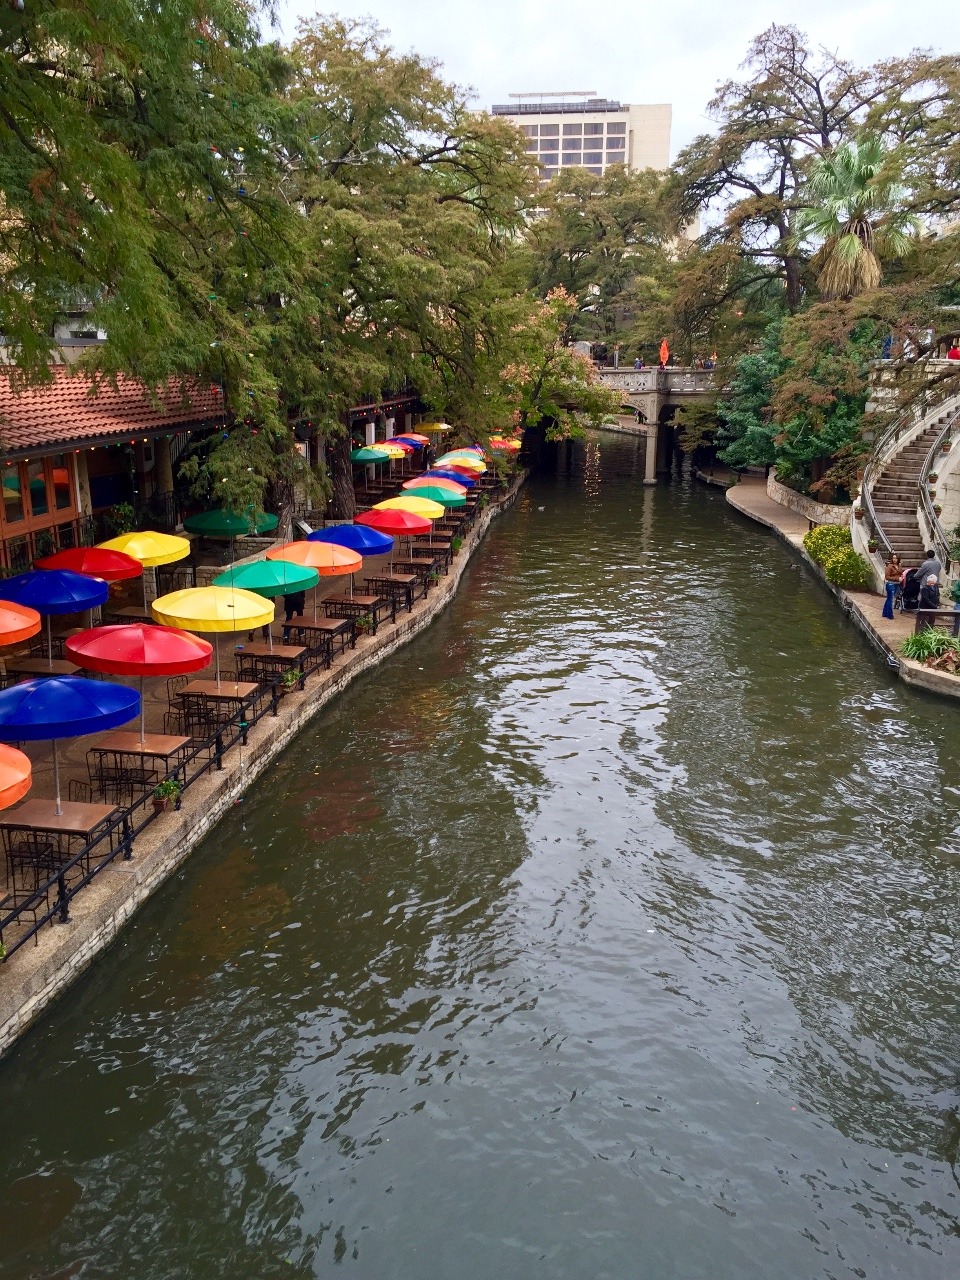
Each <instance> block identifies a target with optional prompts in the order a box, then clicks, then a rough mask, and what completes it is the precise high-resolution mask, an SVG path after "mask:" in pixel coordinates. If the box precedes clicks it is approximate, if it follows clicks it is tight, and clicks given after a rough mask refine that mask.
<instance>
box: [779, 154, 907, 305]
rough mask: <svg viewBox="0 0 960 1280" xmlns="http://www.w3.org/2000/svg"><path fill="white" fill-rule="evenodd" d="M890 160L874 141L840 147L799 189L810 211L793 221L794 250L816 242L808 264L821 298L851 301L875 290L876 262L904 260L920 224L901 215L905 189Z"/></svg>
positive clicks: (879, 269)
mask: <svg viewBox="0 0 960 1280" xmlns="http://www.w3.org/2000/svg"><path fill="white" fill-rule="evenodd" d="M898 170H899V165H898V163H897V158H896V157H895V155H894V154H892V153H888V152H886V151H885V150H884V147H883V144H882V142H881V141H880V139H879V138H877V137H876V136H871V135H869V134H868V135H863V136H862V137H861V138H860V139H859V140H857V139H850V140H848V141H846V142H841V143H840V144H839V145H838V146H837V147H836V148H835V149H834V150H833V151H832V152H831V153H830V154H829V155H825V156H821V157H820V158H819V160H817V162H816V163H815V164H814V165H813V167H812V169H811V173H810V178H809V180H808V182H807V184H806V187H805V188H804V191H805V193H806V196H807V198H808V199H809V200H810V201H811V202H815V203H812V205H811V207H808V208H806V209H803V210H801V212H800V215H799V217H798V218H797V220H796V230H795V233H794V234H795V238H796V241H797V243H798V244H802V243H803V242H804V241H805V240H807V239H813V240H815V241H820V242H821V243H820V247H819V249H818V250H817V253H816V254H815V256H814V258H813V259H812V261H811V264H810V265H811V267H812V268H813V270H814V271H815V272H816V277H817V286H818V288H819V290H820V293H821V295H822V296H823V297H824V298H852V297H853V296H854V295H855V294H860V293H867V292H868V291H870V290H871V289H876V288H877V287H878V286H879V285H880V282H881V280H882V279H883V269H882V267H881V265H880V259H881V258H882V257H889V258H902V257H905V256H906V255H907V254H908V253H909V251H910V247H911V239H912V238H913V237H916V236H917V235H919V232H920V220H919V218H918V217H917V215H916V214H915V213H912V212H910V211H909V210H908V209H907V207H906V206H907V202H908V200H909V198H910V191H909V189H908V188H907V187H906V186H905V185H904V184H903V182H902V181H900V173H899V172H898Z"/></svg>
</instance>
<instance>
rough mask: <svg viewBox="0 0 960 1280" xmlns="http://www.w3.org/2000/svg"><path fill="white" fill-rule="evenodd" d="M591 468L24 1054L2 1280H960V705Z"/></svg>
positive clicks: (622, 460) (813, 599)
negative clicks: (913, 682)
mask: <svg viewBox="0 0 960 1280" xmlns="http://www.w3.org/2000/svg"><path fill="white" fill-rule="evenodd" d="M642 473H643V459H642V453H640V452H638V450H637V447H636V445H635V443H634V442H633V441H631V440H625V439H621V438H616V437H614V438H611V437H605V438H603V439H601V440H599V441H598V440H590V441H588V442H587V443H586V444H585V445H581V446H578V447H577V448H576V450H575V451H574V453H573V455H572V457H570V458H569V459H568V458H567V457H566V455H561V459H560V462H559V464H558V466H557V468H556V471H555V472H551V473H550V474H548V475H543V476H541V477H539V478H538V479H537V480H535V481H534V482H533V483H531V484H530V485H529V486H528V487H527V488H526V489H525V491H524V492H523V494H522V496H521V498H520V500H519V502H518V504H517V505H516V506H515V507H514V508H513V510H512V511H510V512H509V513H508V514H507V515H505V516H504V517H503V518H502V519H501V520H499V521H498V522H496V523H495V525H494V526H493V528H492V530H491V532H490V534H489V536H488V537H487V539H486V542H485V543H484V545H483V547H482V549H481V551H480V552H479V554H478V555H477V556H476V558H475V559H474V561H473V563H472V564H471V566H470V568H469V570H468V572H467V575H466V577H465V580H464V584H463V589H462V590H461V592H460V595H459V596H458V598H457V599H456V601H455V602H454V603H453V605H452V606H451V607H450V608H449V609H448V610H447V612H446V613H445V614H444V616H443V617H442V618H441V619H440V620H439V621H438V622H436V623H435V624H434V625H433V626H432V627H431V629H430V630H429V631H428V632H427V633H425V634H424V635H423V636H421V637H420V638H419V639H418V640H416V641H415V642H414V643H413V644H412V645H411V646H408V647H407V648H406V649H405V650H403V651H401V652H400V653H398V654H396V655H395V656H394V657H393V658H392V659H391V660H390V662H389V663H388V664H387V665H386V666H385V667H383V668H382V669H380V670H378V671H375V672H373V673H370V674H368V675H367V676H365V677H364V678H363V679H362V680H361V681H360V682H358V683H357V684H355V685H354V686H353V687H352V688H351V689H350V690H349V691H348V692H347V693H346V694H345V695H344V696H343V697H342V698H341V699H340V700H339V701H338V702H337V703H336V705H334V706H332V707H331V708H329V709H328V710H327V711H325V712H324V713H323V714H321V715H320V716H319V717H318V718H317V719H316V720H315V721H314V723H313V725H312V726H311V727H310V728H309V729H308V730H307V731H306V732H305V733H304V734H303V735H302V736H301V737H300V738H299V739H298V740H297V742H296V743H295V744H294V745H293V747H292V748H291V749H290V750H289V751H288V752H287V753H286V755H285V756H284V757H283V758H282V759H281V760H280V761H279V762H278V763H277V764H276V765H275V766H274V767H273V768H272V769H271V770H270V772H269V773H268V774H267V775H266V776H265V778H264V779H263V780H261V782H259V783H258V784H257V785H256V786H255V787H254V788H253V790H252V792H251V793H250V794H249V795H248V797H247V799H246V801H245V802H244V803H243V804H242V805H239V806H238V807H237V808H236V809H235V810H234V811H233V813H232V814H231V815H230V817H229V818H228V820H227V821H225V822H224V823H222V824H221V826H220V827H219V828H218V829H217V830H216V831H215V832H214V833H213V835H212V836H211V837H210V838H208V839H207V840H206V841H205V842H204V844H203V845H202V846H201V847H200V849H199V850H198V851H197V852H196V853H195V855H194V856H193V857H192V858H191V860H190V861H189V864H188V865H187V867H186V869H185V870H184V872H183V873H182V874H181V875H180V876H178V877H177V878H176V879H175V880H174V881H172V882H171V883H170V884H169V885H168V886H166V887H165V889H164V890H163V891H162V892H161V893H160V894H159V895H158V896H157V897H156V898H155V899H154V900H153V901H152V902H151V903H150V904H149V905H148V906H147V908H146V909H145V910H144V911H143V912H142V913H141V914H140V916H139V917H138V918H137V920H136V922H135V924H134V925H133V926H132V927H131V928H129V929H127V931H126V933H125V934H124V935H123V937H122V938H121V940H120V942H119V943H118V944H117V945H116V946H115V947H114V948H113V949H112V950H111V951H110V952H109V953H108V954H107V955H106V956H105V957H104V958H103V959H102V960H101V961H100V962H99V963H98V964H97V965H96V966H95V968H94V969H93V970H92V971H90V972H89V973H88V974H87V975H86V976H85V977H84V978H83V979H82V980H81V981H80V982H79V983H78V984H77V985H76V986H75V987H74V988H73V990H72V991H71V992H70V993H69V994H68V995H67V997H66V998H65V999H64V1000H63V1001H62V1002H61V1003H60V1005H59V1006H58V1007H57V1008H56V1009H55V1010H54V1011H53V1012H52V1013H51V1014H50V1015H49V1016H48V1017H46V1018H45V1019H44V1020H43V1022H42V1023H41V1024H40V1025H39V1026H38V1027H36V1028H35V1029H34V1030H33V1031H32V1032H31V1033H30V1034H29V1035H28V1036H27V1038H26V1039H25V1040H24V1041H23V1042H22V1043H21V1044H20V1045H19V1046H18V1047H17V1049H16V1050H15V1051H14V1052H13V1053H12V1054H11V1055H9V1056H8V1058H7V1059H6V1060H5V1061H4V1062H3V1063H2V1064H0V1125H2V1127H0V1133H2V1156H0V1277H2V1278H3V1280H12V1278H14V1277H16V1278H17V1280H20V1278H22V1277H28V1276H30V1277H40V1276H43V1277H49V1276H53V1275H57V1276H61V1277H67V1276H74V1275H76V1276H80V1275H82V1276H83V1277H84V1278H85V1280H91V1278H97V1280H99V1278H100V1277H103V1278H105V1280H106V1278H109V1280H133V1278H134V1277H136V1278H137V1280H175V1278H176V1280H214V1278H216V1280H219V1278H220V1277H232V1278H236V1280H246V1278H247V1277H250V1278H251V1280H253V1278H256V1280H271V1278H272V1277H301V1278H307V1277H314V1276H329V1275H332V1274H333V1273H334V1270H335V1269H336V1268H337V1267H338V1266H339V1268H340V1269H341V1270H342V1271H343V1273H344V1274H345V1275H349V1276H353V1277H356V1278H357V1280H386V1278H396V1280H460V1278H463V1280H504V1278H507V1280H512V1278H513V1277H516V1278H518V1280H519V1278H521V1277H528V1276H544V1277H550V1278H551V1280H557V1278H563V1280H588V1278H589V1280H594V1278H598V1280H599V1278H606V1277H609V1278H611V1280H672V1278H674V1277H675V1278H676V1280H698V1278H699V1277H703V1278H704V1280H770V1277H777V1278H778V1280H813V1278H817V1280H819V1278H820V1277H824V1278H826V1277H831V1278H840V1277H852V1276H857V1277H868V1278H869V1280H882V1278H883V1277H888V1276H904V1277H910V1280H944V1278H945V1277H948V1276H951V1277H952V1276H955V1275H957V1274H958V1273H960V1235H958V1220H960V1183H958V1166H957V1159H958V1147H960V1120H958V1110H957V1108H958V1105H960V1070H958V1064H960V1022H958V1008H957V964H956V961H957V952H958V936H960V926H958V911H957V904H958V885H960V790H958V782H960V772H958V757H960V729H958V719H957V710H956V708H955V707H951V706H946V705H943V704H940V703H938V702H936V701H934V700H932V699H927V698H925V697H924V696H922V695H919V694H916V693H912V692H910V691H908V690H906V689H905V688H902V687H901V686H900V685H899V684H898V683H897V682H896V681H895V680H894V679H893V678H892V677H891V676H890V674H889V673H888V672H887V670H886V668H885V667H884V665H883V663H882V662H881V661H880V660H879V659H878V658H877V657H876V656H875V655H873V653H872V652H871V651H870V650H869V649H868V648H867V647H866V645H865V643H864V641H863V640H862V638H861V637H860V636H859V634H858V633H857V632H856V631H855V630H854V629H853V628H852V627H851V626H850V625H849V624H848V623H846V622H845V621H844V620H843V619H842V617H841V616H840V614H839V612H838V611H837V609H836V607H835V605H834V604H833V602H832V601H831V600H830V599H829V597H828V596H827V595H826V593H825V592H824V591H823V590H822V589H821V588H820V587H819V586H818V585H817V584H816V583H815V582H814V581H813V580H812V579H811V578H810V577H809V576H808V574H807V573H806V571H805V570H803V569H801V568H798V566H797V565H796V564H795V563H794V561H793V560H792V558H791V556H790V555H789V554H788V553H787V551H786V550H785V549H784V548H783V547H782V545H781V544H779V543H778V542H777V541H776V540H775V539H773V538H772V537H770V536H769V535H768V534H766V533H764V532H763V531H762V530H759V529H758V528H757V527H755V526H752V525H750V524H749V523H748V522H746V521H745V520H744V519H742V518H741V517H740V516H738V515H737V514H736V513H735V512H732V511H731V510H730V509H729V508H728V507H727V506H726V504H725V503H724V500H723V495H722V494H721V493H720V492H717V491H713V490H709V489H706V488H703V487H701V486H697V485H695V484H692V483H690V482H686V483H682V484H681V483H675V484H673V485H672V486H668V487H661V488H658V489H656V490H649V489H644V488H643V487H642V485H641V484H640V479H641V477H642Z"/></svg>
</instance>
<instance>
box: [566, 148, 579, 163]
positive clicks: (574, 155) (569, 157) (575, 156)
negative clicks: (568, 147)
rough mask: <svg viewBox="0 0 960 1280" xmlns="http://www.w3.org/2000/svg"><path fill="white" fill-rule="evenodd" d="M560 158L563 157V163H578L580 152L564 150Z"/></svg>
mask: <svg viewBox="0 0 960 1280" xmlns="http://www.w3.org/2000/svg"><path fill="white" fill-rule="evenodd" d="M562 158H563V163H564V164H579V163H580V152H579V151H564V153H563V157H562Z"/></svg>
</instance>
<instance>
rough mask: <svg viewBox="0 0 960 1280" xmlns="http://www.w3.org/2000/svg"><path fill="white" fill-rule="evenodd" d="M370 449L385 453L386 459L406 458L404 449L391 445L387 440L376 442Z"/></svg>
mask: <svg viewBox="0 0 960 1280" xmlns="http://www.w3.org/2000/svg"><path fill="white" fill-rule="evenodd" d="M372 448H374V449H376V450H377V452H378V453H385V454H386V455H387V457H388V458H391V459H396V458H405V457H406V456H407V451H406V449H401V448H400V446H399V445H398V444H391V443H390V441H389V440H378V441H377V443H376V444H375V445H373V446H372Z"/></svg>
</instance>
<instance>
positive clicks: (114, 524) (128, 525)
mask: <svg viewBox="0 0 960 1280" xmlns="http://www.w3.org/2000/svg"><path fill="white" fill-rule="evenodd" d="M134 516H135V512H134V510H133V507H131V505H130V503H129V502H118V503H117V504H116V505H115V506H112V507H110V508H109V509H108V510H107V511H106V512H105V513H104V516H103V526H104V529H105V530H106V533H107V537H109V538H118V537H119V536H120V534H121V533H129V532H130V531H131V529H132V528H133V522H134Z"/></svg>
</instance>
